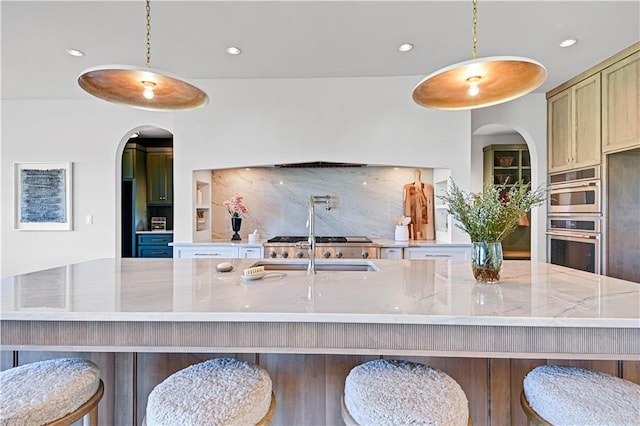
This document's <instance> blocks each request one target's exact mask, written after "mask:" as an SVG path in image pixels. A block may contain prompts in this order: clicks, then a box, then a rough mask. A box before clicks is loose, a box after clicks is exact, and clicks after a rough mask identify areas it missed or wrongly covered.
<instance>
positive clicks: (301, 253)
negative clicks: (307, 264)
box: [296, 251, 304, 259]
mask: <svg viewBox="0 0 640 426" xmlns="http://www.w3.org/2000/svg"><path fill="white" fill-rule="evenodd" d="M296 257H297V258H298V259H301V258H303V257H304V253H303V252H301V251H298V252H297V253H296Z"/></svg>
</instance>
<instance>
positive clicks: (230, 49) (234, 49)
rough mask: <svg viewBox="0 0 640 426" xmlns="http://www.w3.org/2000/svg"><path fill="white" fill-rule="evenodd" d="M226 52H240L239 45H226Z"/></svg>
mask: <svg viewBox="0 0 640 426" xmlns="http://www.w3.org/2000/svg"><path fill="white" fill-rule="evenodd" d="M227 53H228V54H229V55H239V54H241V53H242V50H240V48H239V47H235V46H229V47H227Z"/></svg>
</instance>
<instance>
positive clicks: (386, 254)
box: [380, 247, 403, 259]
mask: <svg viewBox="0 0 640 426" xmlns="http://www.w3.org/2000/svg"><path fill="white" fill-rule="evenodd" d="M402 257H403V254H402V247H382V248H381V249H380V259H402Z"/></svg>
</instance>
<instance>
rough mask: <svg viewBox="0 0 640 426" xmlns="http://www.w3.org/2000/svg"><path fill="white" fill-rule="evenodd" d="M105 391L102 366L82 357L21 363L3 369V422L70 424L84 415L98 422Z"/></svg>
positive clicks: (0, 395) (92, 422)
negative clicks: (101, 374)
mask: <svg viewBox="0 0 640 426" xmlns="http://www.w3.org/2000/svg"><path fill="white" fill-rule="evenodd" d="M103 393H104V384H103V383H102V380H100V370H99V369H98V366H97V365H95V364H94V363H93V362H91V361H88V360H86V359H80V358H61V359H51V360H47V361H39V362H34V363H31V364H25V365H21V366H19V367H14V368H10V369H8V370H5V371H2V372H0V406H1V407H2V409H1V410H0V424H2V425H16V426H17V425H47V426H67V425H71V424H72V423H74V422H76V421H77V420H79V419H81V418H82V417H84V416H87V417H88V422H89V423H88V424H89V425H91V426H97V425H98V402H100V399H101V398H102V394H103Z"/></svg>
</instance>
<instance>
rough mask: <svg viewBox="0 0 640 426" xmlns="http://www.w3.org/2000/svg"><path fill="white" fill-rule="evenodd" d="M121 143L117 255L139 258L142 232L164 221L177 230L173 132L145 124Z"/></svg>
mask: <svg viewBox="0 0 640 426" xmlns="http://www.w3.org/2000/svg"><path fill="white" fill-rule="evenodd" d="M121 145H122V146H121V150H120V149H119V150H118V156H117V157H118V158H117V161H118V164H117V166H116V169H119V170H120V172H121V173H119V174H118V175H119V176H118V182H117V185H116V188H117V189H118V190H117V191H116V197H117V202H116V206H117V209H118V210H117V211H118V214H117V215H116V216H117V218H118V224H117V226H116V228H117V229H119V233H118V235H119V238H118V243H117V244H116V247H117V256H118V257H139V256H140V255H141V254H140V252H139V250H138V249H137V239H138V234H141V233H145V232H149V231H152V227H159V226H161V224H162V223H164V225H163V226H164V227H165V229H166V230H167V231H171V230H173V210H174V209H173V134H172V133H171V132H169V131H167V130H165V129H161V128H159V127H154V126H141V127H138V128H136V129H133V130H132V131H131V133H129V134H128V135H127V136H125V138H123V141H122V142H121ZM118 166H119V167H118ZM152 218H153V219H154V220H153V222H154V223H152ZM155 218H161V219H162V220H156V219H155Z"/></svg>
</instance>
